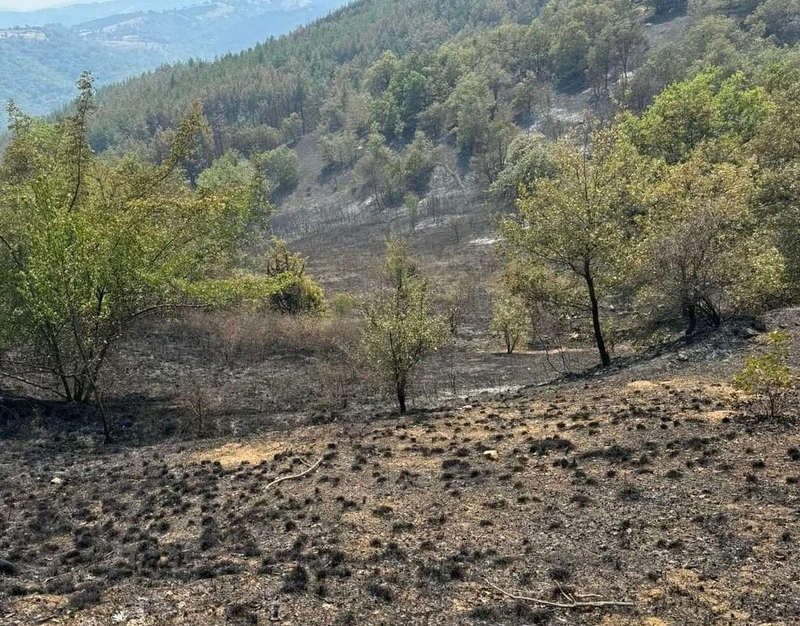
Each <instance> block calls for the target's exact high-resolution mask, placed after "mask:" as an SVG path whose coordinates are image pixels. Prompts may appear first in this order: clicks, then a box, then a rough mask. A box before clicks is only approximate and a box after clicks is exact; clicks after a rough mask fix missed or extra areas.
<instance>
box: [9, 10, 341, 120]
mask: <svg viewBox="0 0 800 626" xmlns="http://www.w3.org/2000/svg"><path fill="white" fill-rule="evenodd" d="M342 4H345V2H344V1H343V0H218V1H210V2H209V1H205V2H199V1H198V0H160V1H155V0H113V1H112V2H103V3H92V4H79V5H71V6H66V7H59V8H53V9H43V10H39V11H30V12H13V11H2V12H0V100H2V101H3V102H7V101H8V100H14V101H15V103H16V104H17V105H18V106H20V107H21V108H22V109H23V110H24V111H26V112H28V113H31V114H36V115H42V114H46V113H49V112H51V111H52V110H53V109H55V108H58V107H60V106H62V105H63V104H64V103H65V102H66V101H67V100H69V98H70V97H71V96H72V94H73V92H74V83H75V80H76V79H77V78H78V76H79V75H80V74H81V72H83V71H85V70H89V71H91V72H92V73H93V74H94V75H95V77H96V79H97V83H98V85H103V84H108V83H112V82H117V81H120V80H124V79H126V78H129V77H131V76H134V75H136V74H139V73H141V72H144V71H147V70H150V69H154V68H156V67H158V66H160V65H163V64H165V63H172V62H175V61H179V60H185V59H193V58H194V59H197V58H203V59H208V58H214V57H217V56H222V55H225V54H228V53H235V52H239V51H241V50H244V49H247V48H249V47H251V46H253V45H254V44H256V43H257V42H259V41H263V40H266V39H269V38H270V37H274V36H279V35H282V34H284V33H287V32H289V31H291V30H292V29H294V28H296V27H297V26H300V25H302V24H305V23H307V22H310V21H313V20H315V19H317V18H319V17H322V16H324V15H326V14H327V13H329V12H330V11H332V10H333V9H335V8H337V7H338V6H341V5H342ZM0 119H2V115H0Z"/></svg>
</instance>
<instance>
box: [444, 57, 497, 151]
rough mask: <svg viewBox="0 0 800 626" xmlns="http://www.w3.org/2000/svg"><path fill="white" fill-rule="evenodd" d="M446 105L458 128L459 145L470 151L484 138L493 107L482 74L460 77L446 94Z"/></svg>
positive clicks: (492, 101) (492, 100) (461, 148)
mask: <svg viewBox="0 0 800 626" xmlns="http://www.w3.org/2000/svg"><path fill="white" fill-rule="evenodd" d="M447 106H448V108H449V109H450V115H451V119H452V121H453V123H454V125H455V126H456V128H457V130H456V141H457V144H458V147H459V149H460V150H461V151H462V152H463V153H465V154H469V153H471V152H472V151H473V150H474V148H475V146H476V145H477V144H478V143H479V142H481V141H482V140H483V138H484V135H485V133H486V129H487V128H488V127H489V122H490V118H491V114H492V109H493V107H494V99H493V97H492V93H491V91H490V90H489V85H488V82H487V81H486V79H485V77H484V76H482V75H480V74H477V73H474V72H473V73H471V74H468V75H467V76H465V77H464V78H463V79H461V80H460V81H459V82H458V84H457V85H456V87H455V89H454V90H453V93H452V94H451V95H450V97H449V98H448V100H447Z"/></svg>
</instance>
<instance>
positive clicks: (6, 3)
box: [0, 0, 103, 11]
mask: <svg viewBox="0 0 800 626" xmlns="http://www.w3.org/2000/svg"><path fill="white" fill-rule="evenodd" d="M92 1H94V2H97V1H98V0H0V10H4V9H14V10H16V11H33V10H35V9H43V8H45V7H54V6H59V5H62V6H63V5H65V4H82V3H85V2H92ZM99 1H100V2H102V1H103V0H99Z"/></svg>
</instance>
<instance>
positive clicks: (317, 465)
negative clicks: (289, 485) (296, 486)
mask: <svg viewBox="0 0 800 626" xmlns="http://www.w3.org/2000/svg"><path fill="white" fill-rule="evenodd" d="M320 463H322V459H321V458H320V459H319V461H317V462H316V463H314V465H312V466H311V467H309V468H308V469H307V470H305V471H303V472H300V473H299V474H293V475H292V476H282V477H281V478H276V479H275V480H273V481H272V482H271V483H270V484H269V485H267V486H266V487H265V488H264V491H267V490H268V489H270V488H272V487H274V486H275V485H277V484H279V483H282V482H283V481H285V480H297V479H298V478H302V477H303V476H305V475H306V474H310V473H311V472H313V471H314V470H315V469H317V468H318V467H319V464H320Z"/></svg>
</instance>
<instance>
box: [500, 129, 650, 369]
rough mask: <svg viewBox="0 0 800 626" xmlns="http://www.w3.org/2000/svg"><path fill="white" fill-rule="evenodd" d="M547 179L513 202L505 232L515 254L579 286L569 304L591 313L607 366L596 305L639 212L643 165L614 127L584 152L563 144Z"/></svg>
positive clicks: (612, 279)
mask: <svg viewBox="0 0 800 626" xmlns="http://www.w3.org/2000/svg"><path fill="white" fill-rule="evenodd" d="M553 168H554V171H555V174H554V176H553V177H552V178H548V179H540V180H538V181H536V182H535V183H534V184H533V186H532V189H531V190H530V191H524V192H523V194H522V195H521V197H520V199H519V201H518V207H519V212H520V219H519V220H518V221H516V220H506V221H505V222H504V223H503V226H502V230H503V233H504V234H505V236H506V239H507V241H508V245H509V246H510V248H511V251H512V253H514V254H515V255H517V256H519V257H522V258H525V259H528V260H529V261H530V262H531V263H534V264H537V263H538V264H543V265H545V266H546V267H548V268H550V269H552V270H555V271H557V272H559V273H561V274H563V275H565V276H567V277H569V278H571V279H572V280H577V281H579V282H581V283H582V284H583V296H582V297H581V299H580V300H579V301H578V302H576V303H574V306H577V307H579V308H581V309H584V310H588V311H589V313H590V315H591V319H592V328H593V332H594V340H595V344H596V346H597V351H598V353H599V356H600V360H601V362H602V364H603V365H604V366H607V365H609V364H610V362H611V358H610V356H609V353H608V350H607V348H606V343H605V339H604V337H603V329H602V319H601V300H602V298H604V297H605V296H606V295H607V291H608V290H609V289H610V288H611V287H613V285H614V283H615V281H616V280H617V279H618V276H617V274H616V272H615V270H616V269H617V266H618V265H619V263H620V261H621V260H622V259H623V258H624V254H625V248H626V244H627V238H626V230H627V225H628V223H629V221H630V216H631V215H632V212H633V210H634V209H635V208H636V205H637V202H638V201H639V196H640V195H641V189H640V188H639V186H640V184H641V182H640V181H641V180H642V178H643V176H644V175H643V170H644V167H643V165H642V161H641V159H640V158H639V156H638V154H637V153H636V151H635V149H634V148H633V146H632V145H631V144H630V143H629V142H628V141H626V140H625V138H624V137H623V136H622V135H621V134H620V133H619V132H618V131H617V130H616V129H613V130H610V131H605V132H601V133H597V134H595V135H594V136H593V138H592V141H591V149H589V144H588V137H587V144H586V146H576V145H574V144H572V143H568V142H563V141H562V142H560V143H559V144H558V145H557V146H556V147H555V150H554V154H553Z"/></svg>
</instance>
